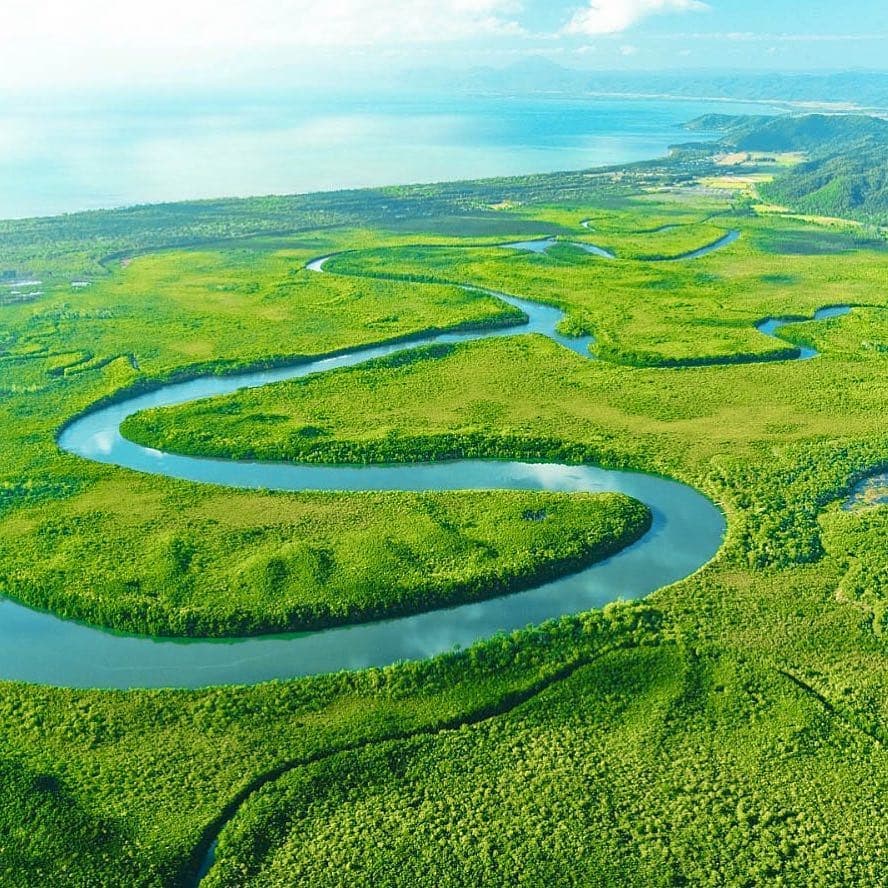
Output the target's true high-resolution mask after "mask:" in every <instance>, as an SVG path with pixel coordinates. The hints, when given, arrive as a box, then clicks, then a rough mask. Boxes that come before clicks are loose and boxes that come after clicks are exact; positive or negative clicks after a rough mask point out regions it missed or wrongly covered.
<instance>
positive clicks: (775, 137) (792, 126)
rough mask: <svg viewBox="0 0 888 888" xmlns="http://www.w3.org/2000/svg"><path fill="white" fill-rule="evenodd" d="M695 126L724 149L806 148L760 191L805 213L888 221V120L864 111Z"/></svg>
mask: <svg viewBox="0 0 888 888" xmlns="http://www.w3.org/2000/svg"><path fill="white" fill-rule="evenodd" d="M687 128H688V129H691V130H707V129H708V130H709V131H712V130H716V131H718V132H722V133H723V134H724V135H723V136H722V139H721V142H720V144H721V146H722V147H724V148H725V149H726V150H736V151H765V152H772V151H773V152H792V151H799V152H804V154H805V155H806V160H805V162H803V163H801V164H799V165H797V166H795V167H792V168H791V169H788V170H787V171H786V172H785V173H783V174H781V175H780V176H778V177H777V178H776V179H775V180H774V181H773V182H771V183H769V184H767V185H765V186H763V187H762V189H761V191H762V195H763V197H765V198H767V199H768V200H772V201H774V202H775V203H781V204H785V205H787V206H790V207H792V208H793V209H796V210H799V211H800V212H805V213H817V214H821V215H829V216H848V217H851V218H855V219H860V220H862V221H866V222H873V223H878V224H886V223H888V121H886V120H883V119H881V118H878V117H869V116H866V115H857V114H848V115H827V114H808V115H804V116H799V117H796V116H792V117H790V116H787V117H729V116H726V115H707V116H706V117H701V118H698V119H697V120H695V121H692V122H691V123H690V124H688V127H687Z"/></svg>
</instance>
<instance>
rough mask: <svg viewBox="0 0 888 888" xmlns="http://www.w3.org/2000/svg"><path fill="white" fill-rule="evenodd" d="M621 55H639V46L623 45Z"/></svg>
mask: <svg viewBox="0 0 888 888" xmlns="http://www.w3.org/2000/svg"><path fill="white" fill-rule="evenodd" d="M620 55H622V56H627V57H628V56H634V55H638V47H637V46H630V45H628V44H627V45H626V46H621V47H620Z"/></svg>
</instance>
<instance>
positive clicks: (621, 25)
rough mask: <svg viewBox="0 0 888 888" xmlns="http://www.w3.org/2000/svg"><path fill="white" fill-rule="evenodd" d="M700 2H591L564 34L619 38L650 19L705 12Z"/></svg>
mask: <svg viewBox="0 0 888 888" xmlns="http://www.w3.org/2000/svg"><path fill="white" fill-rule="evenodd" d="M708 9H709V6H708V4H706V3H703V2H701V0H591V2H590V3H589V6H588V8H586V9H581V10H579V11H578V12H577V13H576V14H575V15H574V17H573V18H572V19H571V20H570V22H568V24H567V27H566V28H565V29H564V33H565V34H575V35H581V36H587V37H594V36H598V35H601V34H618V33H620V32H621V31H625V30H627V29H628V28H631V27H632V26H633V25H634V24H636V23H638V22H640V21H641V20H642V19H645V18H647V17H648V16H651V15H657V14H660V13H667V12H702V11H704V10H708Z"/></svg>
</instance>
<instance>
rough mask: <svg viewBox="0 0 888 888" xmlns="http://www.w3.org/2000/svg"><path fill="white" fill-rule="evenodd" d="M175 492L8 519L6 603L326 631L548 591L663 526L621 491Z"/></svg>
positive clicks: (225, 625)
mask: <svg viewBox="0 0 888 888" xmlns="http://www.w3.org/2000/svg"><path fill="white" fill-rule="evenodd" d="M165 487H166V490H162V491H161V490H159V489H158V484H157V483H156V482H154V481H153V480H151V481H146V480H143V479H139V480H137V481H134V482H131V484H130V491H129V494H130V495H129V496H128V497H127V499H125V500H120V499H119V494H120V487H119V485H118V484H117V483H115V482H113V481H112V482H108V483H99V484H96V485H95V486H94V487H92V488H91V489H90V491H89V492H88V493H85V494H82V495H81V496H78V497H76V498H75V499H74V500H73V501H70V502H68V503H64V504H62V505H61V506H57V507H56V508H55V510H54V511H53V514H52V516H51V517H50V516H48V515H47V510H46V508H45V507H44V506H43V505H42V504H41V505H39V506H35V507H32V508H30V509H25V510H22V511H20V512H17V513H16V515H15V516H13V517H9V518H7V520H6V521H4V523H3V525H2V531H0V559H2V562H3V565H4V586H5V589H6V591H7V594H9V595H11V596H13V597H15V598H21V599H24V600H27V601H29V602H34V603H36V604H38V605H40V606H42V607H45V608H49V609H51V610H53V611H55V612H57V613H59V614H61V615H64V616H67V617H75V618H80V619H85V620H90V621H91V622H94V623H101V624H102V625H105V626H112V627H115V628H120V629H127V630H130V631H137V632H141V633H144V634H155V635H193V636H218V635H248V634H254V633H257V632H268V631H272V630H294V629H318V628H322V627H325V626H333V625H340V624H347V623H355V622H359V621H366V620H370V619H375V618H380V617H385V616H392V615H395V614H400V613H408V612H414V611H418V610H428V609H431V608H433V607H441V606H443V605H448V604H455V603H458V602H463V601H470V600H475V599H480V598H489V597H492V596H494V595H501V594H504V593H505V592H510V591H516V590H518V589H521V588H524V587H527V586H528V585H536V584H537V583H539V582H541V581H542V580H544V579H546V578H547V577H551V576H555V575H559V574H562V573H564V572H565V571H567V570H569V569H576V568H578V567H580V566H584V565H588V564H591V563H593V562H595V561H597V560H600V559H601V558H604V557H605V556H607V555H610V554H613V553H614V552H616V551H618V550H619V549H621V548H623V547H624V546H625V545H627V544H629V543H631V542H634V541H635V540H636V539H638V538H639V537H640V536H642V535H643V534H644V533H645V531H646V530H647V529H648V527H649V526H650V515H649V513H648V510H647V509H646V508H645V507H644V506H643V505H642V504H641V503H638V502H636V501H635V500H632V499H629V498H628V497H624V496H620V495H618V494H601V495H594V496H593V495H576V496H568V495H566V494H543V493H525V492H520V493H519V492H510V493H507V492H504V491H501V492H487V493H472V494H446V493H440V494H394V493H393V494H385V493H377V494H369V493H367V494H364V493H359V494H350V495H346V494H340V495H336V494H324V495H322V494H314V495H305V494H303V495H291V496H276V495H269V494H262V493H235V492H221V493H220V492H215V495H211V496H200V495H196V494H195V491H194V488H193V485H185V484H180V485H165ZM171 515H175V516H176V519H175V522H174V523H172V524H171ZM134 552H139V557H138V559H135V558H133V553H134ZM84 564H88V565H89V571H88V572H86V573H84V572H83V571H82V570H81V569H80V566H82V565H84ZM122 565H125V566H122Z"/></svg>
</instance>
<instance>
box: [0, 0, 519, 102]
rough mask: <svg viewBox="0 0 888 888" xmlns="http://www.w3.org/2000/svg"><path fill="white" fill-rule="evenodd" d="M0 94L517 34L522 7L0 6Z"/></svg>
mask: <svg viewBox="0 0 888 888" xmlns="http://www.w3.org/2000/svg"><path fill="white" fill-rule="evenodd" d="M0 4H2V12H0V59H2V65H0V87H2V86H28V85H35V84H37V83H42V84H51V83H54V82H65V83H69V84H70V83H72V82H73V83H77V82H79V81H83V80H88V81H95V80H98V79H101V78H102V77H104V80H105V82H107V83H109V84H113V83H114V82H115V80H117V81H118V85H119V80H120V79H129V78H131V77H132V76H135V75H136V74H138V73H139V72H146V71H150V72H152V76H153V77H158V76H161V77H162V76H165V75H168V74H170V73H173V74H175V73H176V72H189V73H190V74H192V75H193V74H194V73H195V72H199V71H204V72H206V70H207V69H210V68H215V69H217V71H224V69H225V68H226V67H233V68H237V67H243V66H245V65H248V64H250V63H251V60H252V61H256V60H258V61H260V62H262V61H270V60H271V59H272V57H274V56H275V55H277V56H279V57H280V58H279V59H278V60H277V61H280V63H281V64H284V63H287V64H290V65H292V64H294V63H299V62H300V61H304V56H305V54H308V53H313V52H319V51H327V52H335V53H339V54H340V55H339V57H340V58H341V59H342V60H343V61H344V60H346V59H347V57H348V54H349V53H350V52H359V51H361V49H362V48H368V49H370V50H372V51H373V52H375V53H380V54H381V53H382V52H383V51H385V50H389V49H392V48H393V47H394V48H396V47H399V46H418V45H423V44H426V45H432V44H440V43H446V42H452V41H460V40H469V39H473V38H485V37H487V38H490V37H492V36H495V35H502V36H520V35H521V34H523V31H522V29H521V26H520V24H519V23H518V16H519V14H520V13H521V10H522V6H523V2H522V0H411V2H409V3H404V2H401V0H152V2H150V3H144V2H134V0H0Z"/></svg>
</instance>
